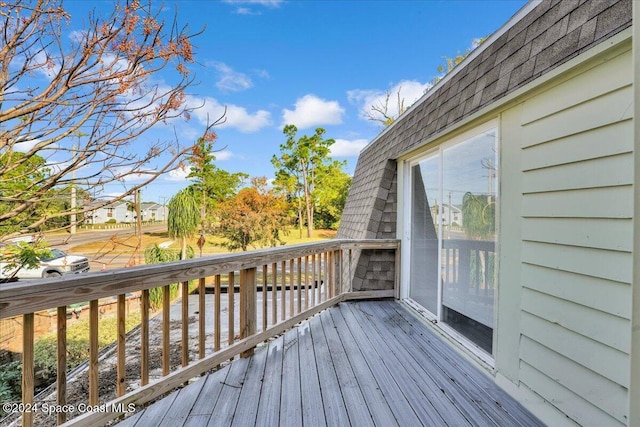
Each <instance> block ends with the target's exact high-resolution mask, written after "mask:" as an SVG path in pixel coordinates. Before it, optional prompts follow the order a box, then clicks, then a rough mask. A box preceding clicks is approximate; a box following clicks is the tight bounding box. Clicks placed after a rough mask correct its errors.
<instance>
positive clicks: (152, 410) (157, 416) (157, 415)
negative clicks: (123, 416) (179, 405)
mask: <svg viewBox="0 0 640 427" xmlns="http://www.w3.org/2000/svg"><path fill="white" fill-rule="evenodd" d="M177 396H178V393H177V392H173V393H171V394H169V395H168V396H167V397H165V398H163V399H162V400H161V402H162V405H158V403H160V402H156V403H155V404H152V405H149V407H148V408H146V409H145V410H144V412H143V413H142V415H140V418H138V419H137V421H136V423H135V424H133V425H134V426H140V427H144V426H157V425H159V424H160V423H161V422H162V419H163V418H164V416H165V414H166V413H167V408H169V407H170V406H171V405H172V404H173V402H174V400H176V397H177ZM165 405H166V406H165ZM125 421H126V420H125Z"/></svg>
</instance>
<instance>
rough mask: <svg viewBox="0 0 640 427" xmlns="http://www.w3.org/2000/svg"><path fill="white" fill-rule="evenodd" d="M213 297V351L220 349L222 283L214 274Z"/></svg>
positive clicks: (217, 275) (218, 276)
mask: <svg viewBox="0 0 640 427" xmlns="http://www.w3.org/2000/svg"><path fill="white" fill-rule="evenodd" d="M213 284H214V292H215V295H214V299H213V351H219V350H220V312H221V308H220V305H221V304H220V302H221V301H220V296H221V295H220V293H221V292H222V285H221V283H220V275H219V274H216V277H215V278H214V282H213Z"/></svg>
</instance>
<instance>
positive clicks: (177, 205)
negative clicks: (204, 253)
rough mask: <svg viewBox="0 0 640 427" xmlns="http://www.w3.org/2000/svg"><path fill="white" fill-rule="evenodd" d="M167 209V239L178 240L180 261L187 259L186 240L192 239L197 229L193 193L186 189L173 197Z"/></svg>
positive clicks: (198, 213)
mask: <svg viewBox="0 0 640 427" xmlns="http://www.w3.org/2000/svg"><path fill="white" fill-rule="evenodd" d="M167 207H168V208H169V216H168V218H167V229H168V230H169V237H172V238H175V239H180V246H181V258H180V259H187V239H188V238H189V237H192V236H193V235H194V234H195V232H196V230H197V229H198V219H199V216H200V212H199V206H198V203H197V201H196V198H195V197H194V194H193V192H192V191H190V189H188V188H186V189H184V190H181V191H179V192H178V193H177V194H176V195H175V196H173V197H172V198H171V200H169V203H168V205H167Z"/></svg>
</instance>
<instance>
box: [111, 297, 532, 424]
mask: <svg viewBox="0 0 640 427" xmlns="http://www.w3.org/2000/svg"><path fill="white" fill-rule="evenodd" d="M118 425H119V426H120V427H128V426H149V425H159V426H164V425H166V426H171V427H176V426H198V427H199V426H206V425H209V426H226V425H237V426H250V425H264V426H276V425H281V426H302V425H305V426H306V425H311V426H316V425H317V426H324V425H330V426H347V425H357V426H369V425H370V426H374V425H376V426H384V427H386V426H392V425H400V426H418V425H428V426H443V425H449V426H463V425H474V426H496V425H497V426H516V425H523V426H538V425H543V424H542V423H541V422H540V421H539V420H538V419H536V418H535V417H534V416H532V415H531V414H530V413H529V412H527V411H526V409H524V408H523V407H522V406H521V405H519V404H518V403H517V402H515V401H514V400H513V399H511V398H510V397H509V396H508V395H507V394H506V393H505V392H504V391H502V390H501V389H500V388H498V387H497V386H496V385H495V384H494V383H493V381H492V380H491V379H490V378H488V377H487V376H486V375H484V374H483V373H482V372H480V371H479V370H478V369H477V368H475V367H474V366H472V365H471V364H470V363H469V362H468V361H466V360H464V359H463V358H461V357H460V356H459V355H458V354H457V353H456V352H455V351H454V350H452V349H451V348H450V347H449V346H448V345H447V344H445V343H444V342H443V341H442V340H441V339H440V338H439V337H438V336H437V335H436V334H434V332H432V331H431V330H430V329H429V328H428V327H427V326H425V325H424V324H422V323H421V322H418V321H416V318H415V317H414V314H412V313H411V312H410V311H409V310H408V309H407V308H405V307H404V306H403V305H402V304H400V303H398V302H395V301H363V302H346V303H340V304H339V305H338V306H335V307H332V308H330V309H328V310H325V311H323V312H322V313H320V314H318V315H316V316H314V317H312V318H311V319H309V320H308V321H305V322H303V323H302V324H300V325H299V326H298V327H296V328H293V329H291V330H289V331H288V332H287V333H286V334H284V335H283V336H280V337H278V338H277V339H275V340H273V341H271V342H270V343H269V344H268V345H265V347H264V348H261V349H258V350H256V353H255V355H254V356H252V357H250V358H246V359H238V360H235V361H234V362H233V363H231V364H230V365H228V366H226V367H224V368H223V369H221V370H219V371H217V372H215V373H213V374H210V375H208V376H206V377H203V378H202V379H200V380H199V381H196V382H194V383H192V384H190V385H189V386H187V387H185V388H183V389H181V390H179V391H176V392H173V393H172V394H170V395H169V396H167V397H165V398H164V399H162V400H160V401H157V402H155V403H154V404H152V405H150V406H149V407H147V408H146V409H145V410H143V411H140V412H138V413H136V414H135V415H133V416H131V417H129V418H127V419H125V420H124V421H122V422H121V423H119V424H118Z"/></svg>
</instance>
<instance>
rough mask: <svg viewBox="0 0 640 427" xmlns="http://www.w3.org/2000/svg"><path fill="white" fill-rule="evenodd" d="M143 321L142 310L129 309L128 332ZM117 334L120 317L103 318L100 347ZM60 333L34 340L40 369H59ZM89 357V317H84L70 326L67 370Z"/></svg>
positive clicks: (101, 320)
mask: <svg viewBox="0 0 640 427" xmlns="http://www.w3.org/2000/svg"><path fill="white" fill-rule="evenodd" d="M139 324H140V313H139V312H133V313H129V315H128V316H127V318H126V322H125V330H126V331H127V332H128V331H130V330H131V329H133V328H134V327H136V326H138V325H139ZM117 337H118V319H117V317H116V316H109V317H104V318H102V319H100V324H99V325H98V348H99V349H100V350H102V349H103V348H104V347H106V346H108V345H109V344H112V343H113V342H115V341H116V338H117ZM57 348H58V335H57V334H56V333H50V334H46V335H43V336H42V337H41V338H40V339H39V340H38V341H36V343H35V344H34V353H35V367H36V370H37V371H45V372H46V373H47V374H50V375H55V374H56V372H57V361H56V357H57V356H56V355H57ZM88 358H89V320H88V319H82V320H80V321H78V322H76V323H74V324H72V325H70V326H69V328H68V329H67V370H71V369H73V368H75V367H76V366H78V365H80V364H81V363H82V362H84V361H85V360H87V359H88Z"/></svg>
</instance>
